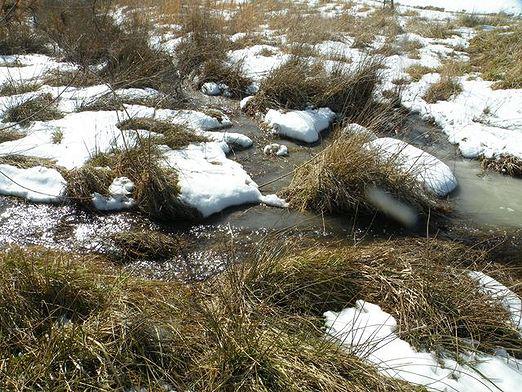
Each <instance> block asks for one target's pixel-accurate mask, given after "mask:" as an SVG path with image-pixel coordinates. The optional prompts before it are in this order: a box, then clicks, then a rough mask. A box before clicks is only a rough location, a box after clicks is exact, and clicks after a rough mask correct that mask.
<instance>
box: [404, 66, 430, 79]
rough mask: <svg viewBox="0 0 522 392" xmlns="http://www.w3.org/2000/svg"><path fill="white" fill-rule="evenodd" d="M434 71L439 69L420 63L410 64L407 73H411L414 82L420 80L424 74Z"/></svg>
mask: <svg viewBox="0 0 522 392" xmlns="http://www.w3.org/2000/svg"><path fill="white" fill-rule="evenodd" d="M433 72H437V70H436V69H435V68H431V67H426V66H425V65H420V64H414V65H410V66H409V67H408V68H407V69H406V73H407V74H408V75H410V77H411V79H412V80H413V81H414V82H418V81H419V80H421V79H422V77H423V76H424V75H427V74H429V73H433Z"/></svg>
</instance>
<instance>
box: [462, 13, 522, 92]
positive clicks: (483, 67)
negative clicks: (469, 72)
mask: <svg viewBox="0 0 522 392" xmlns="http://www.w3.org/2000/svg"><path fill="white" fill-rule="evenodd" d="M521 37H522V23H520V22H519V23H513V24H512V25H511V26H510V28H509V29H508V30H505V29H496V30H492V31H481V32H479V33H478V34H477V35H476V36H475V37H473V38H472V39H471V41H470V45H469V48H468V53H469V55H470V62H471V64H472V65H473V67H475V68H476V69H477V70H479V71H480V72H481V73H482V76H483V77H484V78H485V79H487V80H492V81H495V83H494V84H493V88H500V89H508V88H522V63H521V62H520V57H521V56H522V38H521Z"/></svg>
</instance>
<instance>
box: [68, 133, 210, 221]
mask: <svg viewBox="0 0 522 392" xmlns="http://www.w3.org/2000/svg"><path fill="white" fill-rule="evenodd" d="M129 142H131V141H130V140H129ZM133 143H135V145H134V146H129V147H128V148H125V149H121V150H114V151H112V152H110V153H106V154H98V155H94V156H93V157H92V158H91V159H90V160H89V162H87V163H86V164H85V165H84V166H83V167H82V168H80V169H76V170H72V171H70V172H69V173H68V174H67V195H68V196H69V197H70V198H71V199H72V200H74V201H76V203H78V204H79V205H81V206H83V207H85V208H88V209H92V201H91V198H92V194H93V193H94V192H97V193H100V194H102V195H107V192H108V187H109V185H110V184H111V182H112V180H113V179H114V178H116V177H127V178H129V179H130V180H131V181H132V182H134V184H135V191H134V193H133V195H132V197H133V198H134V199H135V200H136V203H137V209H138V210H139V211H140V212H141V213H143V214H144V215H146V216H148V217H150V218H153V219H155V220H160V221H172V220H176V219H189V220H195V219H198V218H199V217H200V215H199V213H198V211H196V210H194V209H192V208H190V207H188V206H186V205H185V204H183V203H182V202H181V201H180V200H179V199H178V196H179V192H180V190H179V186H178V179H177V173H176V171H175V170H174V169H172V168H168V167H166V165H165V164H163V162H162V158H161V154H160V153H159V151H158V149H157V146H156V144H155V143H154V141H153V140H150V139H149V138H141V139H140V140H137V141H135V142H133Z"/></svg>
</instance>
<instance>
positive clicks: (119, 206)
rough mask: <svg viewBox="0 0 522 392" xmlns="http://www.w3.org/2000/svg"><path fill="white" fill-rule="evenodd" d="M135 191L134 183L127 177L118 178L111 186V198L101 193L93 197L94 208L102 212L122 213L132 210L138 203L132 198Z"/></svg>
mask: <svg viewBox="0 0 522 392" xmlns="http://www.w3.org/2000/svg"><path fill="white" fill-rule="evenodd" d="M133 191H134V183H133V182H132V181H131V180H129V179H128V178H127V177H118V178H115V179H114V180H113V181H112V184H111V185H110V186H109V196H108V197H105V196H103V195H100V194H99V193H96V192H95V193H94V194H93V195H92V203H93V204H94V207H95V208H96V209H98V210H100V211H121V210H126V209H129V208H132V207H134V206H135V205H136V201H135V200H134V199H133V198H132V197H130V196H131V195H132V192H133Z"/></svg>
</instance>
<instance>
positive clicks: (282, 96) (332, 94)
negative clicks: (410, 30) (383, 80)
mask: <svg viewBox="0 0 522 392" xmlns="http://www.w3.org/2000/svg"><path fill="white" fill-rule="evenodd" d="M380 67H381V65H380V62H379V61H378V60H372V59H368V60H367V61H363V62H361V64H358V65H357V66H355V67H351V68H349V69H347V68H345V67H343V66H338V67H336V68H334V69H333V70H331V71H327V70H325V69H324V67H323V66H322V65H321V64H320V63H318V62H310V61H308V60H306V59H302V58H299V57H296V56H294V57H292V58H291V59H290V60H288V61H287V62H286V63H283V64H282V65H281V66H279V67H278V68H276V69H274V70H273V71H272V72H271V73H270V74H269V75H268V76H267V77H266V78H265V79H264V80H263V81H262V82H261V85H260V89H259V93H258V94H256V96H255V97H254V99H253V102H252V105H249V106H250V107H253V108H255V109H256V110H258V111H263V110H266V109H267V108H280V109H293V110H303V109H306V108H308V107H310V106H312V107H329V108H330V109H332V110H333V111H334V112H336V113H338V114H341V115H344V114H347V113H352V114H353V113H356V112H358V111H359V110H360V109H361V108H362V107H365V106H366V105H367V104H368V102H369V101H370V100H371V99H372V95H373V92H374V90H375V86H376V85H377V83H378V81H379V71H380Z"/></svg>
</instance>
